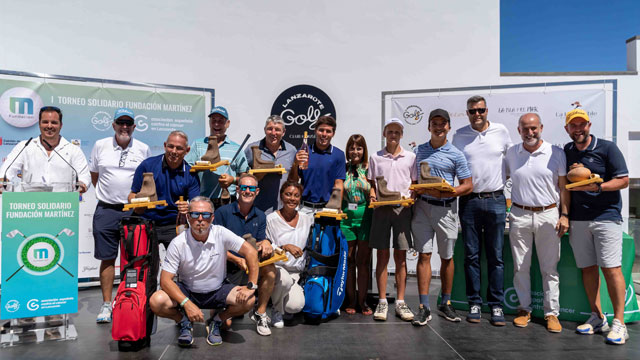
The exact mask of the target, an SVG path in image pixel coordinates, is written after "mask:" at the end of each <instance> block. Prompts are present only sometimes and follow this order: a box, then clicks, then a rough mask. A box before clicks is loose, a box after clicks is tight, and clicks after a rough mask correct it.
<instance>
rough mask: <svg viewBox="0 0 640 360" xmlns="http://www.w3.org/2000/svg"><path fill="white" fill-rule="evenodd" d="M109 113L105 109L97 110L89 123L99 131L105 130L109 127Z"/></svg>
mask: <svg viewBox="0 0 640 360" xmlns="http://www.w3.org/2000/svg"><path fill="white" fill-rule="evenodd" d="M112 122H113V121H112V120H111V115H110V114H109V113H108V112H106V111H98V112H97V113H95V114H93V116H92V117H91V125H93V128H94V129H96V130H99V131H106V130H108V129H109V128H110V127H111V123H112Z"/></svg>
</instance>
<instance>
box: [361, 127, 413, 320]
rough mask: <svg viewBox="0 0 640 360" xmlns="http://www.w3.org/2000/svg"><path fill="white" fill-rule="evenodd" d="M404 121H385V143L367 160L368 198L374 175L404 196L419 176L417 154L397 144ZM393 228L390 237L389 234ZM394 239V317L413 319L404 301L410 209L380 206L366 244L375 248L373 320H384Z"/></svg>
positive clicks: (374, 196) (410, 241)
mask: <svg viewBox="0 0 640 360" xmlns="http://www.w3.org/2000/svg"><path fill="white" fill-rule="evenodd" d="M403 131H404V124H403V123H402V121H400V120H399V119H396V118H391V119H389V120H387V121H386V123H385V125H384V129H383V131H382V134H383V135H384V137H385V139H386V140H387V144H386V146H385V147H384V148H383V149H382V150H380V151H378V152H377V153H375V154H372V155H371V156H370V159H369V173H368V178H369V181H371V183H372V187H371V193H370V196H369V197H370V201H376V200H377V197H378V196H377V195H376V187H377V184H376V177H377V176H383V177H384V179H385V180H386V181H387V189H386V190H389V191H397V192H400V194H401V195H402V196H404V197H406V198H409V197H410V196H411V193H410V191H409V186H411V183H412V182H413V181H416V180H417V179H418V172H417V170H416V154H414V153H413V152H411V151H407V150H405V149H403V148H402V146H400V139H402V134H403ZM392 230H393V237H392V236H391V235H392ZM390 238H393V260H394V262H395V265H396V286H397V291H398V293H397V300H396V306H395V307H396V316H398V317H400V318H401V319H402V320H404V321H412V320H413V316H414V315H413V312H411V309H409V307H408V306H407V304H406V303H405V301H404V294H405V289H406V286H407V250H409V249H410V248H411V247H412V246H413V243H412V238H411V208H408V207H404V206H400V205H387V206H380V207H378V208H376V209H375V210H374V211H373V220H372V225H371V231H370V237H369V246H370V247H371V248H373V249H377V263H376V282H377V284H378V295H379V299H380V300H379V302H378V306H376V311H375V313H374V314H373V318H374V319H375V320H381V321H385V320H387V308H388V304H387V264H388V263H389V256H390V251H389V239H390Z"/></svg>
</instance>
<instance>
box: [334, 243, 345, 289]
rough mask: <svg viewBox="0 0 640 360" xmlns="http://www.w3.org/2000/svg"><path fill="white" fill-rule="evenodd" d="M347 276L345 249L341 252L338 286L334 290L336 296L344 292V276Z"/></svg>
mask: <svg viewBox="0 0 640 360" xmlns="http://www.w3.org/2000/svg"><path fill="white" fill-rule="evenodd" d="M346 277H347V251H346V250H345V251H343V252H342V271H341V272H340V286H338V291H337V292H336V293H337V295H338V296H340V295H342V293H343V292H344V283H345V278H346Z"/></svg>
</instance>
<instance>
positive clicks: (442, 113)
mask: <svg viewBox="0 0 640 360" xmlns="http://www.w3.org/2000/svg"><path fill="white" fill-rule="evenodd" d="M435 117H441V118H443V119H445V120H447V122H449V123H450V122H451V118H449V113H448V112H447V110H444V109H435V110H433V111H432V112H431V113H430V114H429V121H431V119H433V118H435Z"/></svg>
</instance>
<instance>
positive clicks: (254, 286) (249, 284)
mask: <svg viewBox="0 0 640 360" xmlns="http://www.w3.org/2000/svg"><path fill="white" fill-rule="evenodd" d="M247 289H249V290H258V284H254V283H252V282H251V281H249V282H248V283H247Z"/></svg>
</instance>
